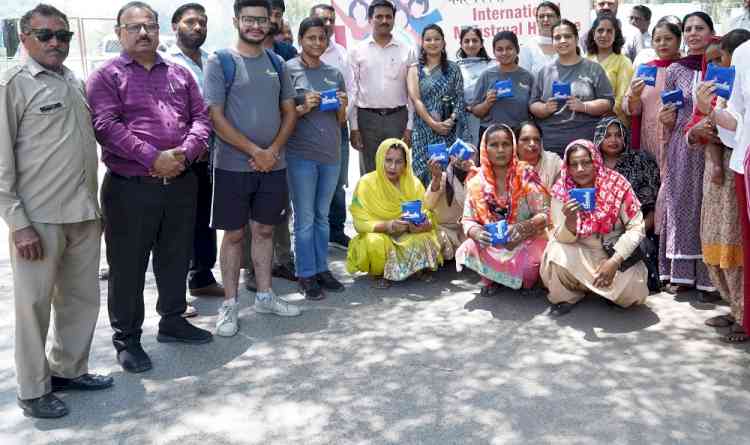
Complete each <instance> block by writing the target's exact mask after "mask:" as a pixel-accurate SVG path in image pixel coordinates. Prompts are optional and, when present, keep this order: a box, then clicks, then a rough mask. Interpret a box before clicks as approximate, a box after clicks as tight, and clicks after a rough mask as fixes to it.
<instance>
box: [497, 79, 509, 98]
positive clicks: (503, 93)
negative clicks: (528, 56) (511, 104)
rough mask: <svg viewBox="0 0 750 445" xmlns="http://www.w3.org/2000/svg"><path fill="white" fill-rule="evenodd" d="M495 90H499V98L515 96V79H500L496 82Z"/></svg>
mask: <svg viewBox="0 0 750 445" xmlns="http://www.w3.org/2000/svg"><path fill="white" fill-rule="evenodd" d="M495 91H497V98H498V99H501V98H503V97H513V81H512V80H510V79H507V80H498V81H497V82H495Z"/></svg>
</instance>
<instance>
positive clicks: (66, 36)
mask: <svg viewBox="0 0 750 445" xmlns="http://www.w3.org/2000/svg"><path fill="white" fill-rule="evenodd" d="M28 34H31V35H33V36H34V37H36V39H37V40H39V41H40V42H42V43H44V42H49V41H50V40H52V38H53V37H54V38H55V39H57V41H58V42H60V43H70V39H72V38H73V31H67V30H65V29H58V30H57V31H52V30H51V29H47V28H42V29H31V30H29V32H28Z"/></svg>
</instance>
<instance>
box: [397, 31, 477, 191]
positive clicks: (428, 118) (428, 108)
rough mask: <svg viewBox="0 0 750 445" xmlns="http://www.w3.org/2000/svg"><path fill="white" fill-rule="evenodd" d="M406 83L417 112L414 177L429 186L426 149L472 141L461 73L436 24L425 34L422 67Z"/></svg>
mask: <svg viewBox="0 0 750 445" xmlns="http://www.w3.org/2000/svg"><path fill="white" fill-rule="evenodd" d="M406 82H407V87H408V90H409V98H410V99H411V101H412V102H413V103H414V108H415V111H416V115H415V116H414V131H413V133H412V154H413V162H414V164H413V167H414V174H415V175H416V176H417V177H418V178H419V180H420V181H422V184H423V185H425V186H427V185H428V184H429V183H430V177H431V176H430V167H429V165H428V162H429V160H430V159H429V155H428V153H427V146H428V145H429V144H437V143H441V142H442V143H445V144H446V146H450V145H451V144H453V142H454V141H455V140H456V138H457V137H460V138H461V139H464V140H469V139H470V134H469V128H468V125H466V105H465V103H464V82H463V77H462V76H461V69H460V68H459V67H458V65H456V64H455V63H453V62H449V61H448V55H447V54H446V52H445V35H444V34H443V30H442V29H440V27H439V26H437V25H434V24H433V25H430V26H427V27H426V28H425V29H424V31H422V48H421V49H420V54H419V63H418V64H416V65H414V66H412V67H410V68H409V73H408V75H407V78H406Z"/></svg>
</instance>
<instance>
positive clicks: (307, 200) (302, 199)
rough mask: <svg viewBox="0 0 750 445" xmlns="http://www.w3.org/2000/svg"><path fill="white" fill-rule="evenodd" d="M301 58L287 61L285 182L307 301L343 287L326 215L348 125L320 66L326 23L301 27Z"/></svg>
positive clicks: (343, 102)
mask: <svg viewBox="0 0 750 445" xmlns="http://www.w3.org/2000/svg"><path fill="white" fill-rule="evenodd" d="M298 39H299V44H300V46H301V47H302V52H301V54H300V55H299V56H297V57H295V58H294V59H292V60H290V61H288V62H287V63H286V65H285V69H287V70H289V76H290V77H291V79H292V85H293V87H294V88H295V90H296V92H297V97H296V99H295V101H296V104H297V125H296V127H295V128H294V133H292V135H291V137H290V138H289V141H288V142H287V150H286V161H287V180H288V182H289V190H290V192H291V195H292V205H293V206H294V252H295V255H294V258H295V260H294V261H295V266H296V269H297V270H296V272H297V277H299V286H300V289H301V290H302V292H303V293H304V295H305V298H307V299H308V300H320V299H322V298H324V294H323V290H327V291H332V292H341V291H343V290H344V286H343V285H342V284H341V283H340V282H339V281H338V280H336V278H334V277H333V275H332V274H331V272H330V271H329V270H328V237H329V225H328V211H329V209H330V208H331V200H332V199H333V194H334V192H335V191H336V184H337V183H338V179H339V169H340V168H341V159H340V150H339V146H340V140H339V138H340V137H341V123H342V122H343V121H344V120H345V119H346V107H347V104H348V100H347V97H346V85H345V83H344V76H343V75H342V74H341V72H340V71H339V70H338V69H336V68H334V67H333V66H330V65H326V64H325V63H323V62H321V60H320V56H321V55H322V54H323V52H324V51H325V50H326V47H327V46H328V34H327V33H326V28H325V23H324V22H323V20H321V19H320V18H317V17H308V18H306V19H305V20H303V21H302V23H300V26H299V34H298Z"/></svg>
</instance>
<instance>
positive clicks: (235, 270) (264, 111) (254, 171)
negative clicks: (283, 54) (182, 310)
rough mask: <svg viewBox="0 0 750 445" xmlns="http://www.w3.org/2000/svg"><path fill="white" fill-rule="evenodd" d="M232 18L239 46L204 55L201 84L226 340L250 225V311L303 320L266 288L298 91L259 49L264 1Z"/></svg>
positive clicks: (284, 200)
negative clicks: (219, 235)
mask: <svg viewBox="0 0 750 445" xmlns="http://www.w3.org/2000/svg"><path fill="white" fill-rule="evenodd" d="M234 15H235V16H234V19H233V22H234V26H235V28H237V36H238V39H237V43H236V44H235V46H234V47H232V48H229V49H227V50H220V51H218V52H217V53H216V54H213V55H211V56H210V57H209V59H208V64H207V66H206V85H205V93H206V101H207V102H208V106H209V112H210V115H211V120H212V121H213V124H214V131H215V132H216V135H217V140H216V143H215V145H214V151H215V153H214V176H213V177H214V195H213V208H212V211H211V227H213V228H215V229H220V230H224V238H223V239H222V242H221V250H220V255H219V258H220V264H221V276H222V279H223V280H224V291H225V297H224V303H223V304H222V306H221V308H219V316H218V319H217V322H216V335H221V336H225V337H231V336H233V335H235V334H236V333H237V331H238V329H239V315H238V313H239V301H238V284H239V283H238V282H239V275H240V266H241V264H242V248H243V240H244V238H245V226H247V225H248V220H249V221H250V233H251V235H252V239H253V242H252V262H253V266H254V269H255V276H256V279H257V291H256V293H255V302H254V303H255V304H254V308H255V311H256V312H258V313H263V314H276V315H280V316H285V317H290V316H296V315H299V314H300V310H299V308H298V307H297V306H294V305H290V304H289V303H287V302H286V301H284V300H282V299H281V298H279V297H277V296H276V295H275V294H274V293H273V289H272V288H271V265H272V262H273V250H274V249H273V247H274V246H273V233H274V226H278V225H279V224H280V223H282V222H283V221H286V218H287V206H288V205H289V194H288V188H287V179H286V159H285V157H284V151H285V150H284V145H285V144H286V141H287V139H289V136H290V135H291V133H292V130H293V129H294V124H295V122H296V119H297V113H296V109H295V105H294V97H295V95H296V93H295V91H294V88H293V87H292V81H291V79H290V77H289V73H288V72H287V70H286V69H285V67H284V66H283V62H282V60H281V58H280V57H279V56H277V55H276V54H274V53H273V52H272V51H270V50H268V49H265V48H264V46H263V43H264V41H265V40H266V37H267V36H268V33H269V29H270V23H271V22H270V18H269V17H270V15H271V6H270V5H269V3H268V1H267V0H235V2H234ZM227 76H231V78H227Z"/></svg>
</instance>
